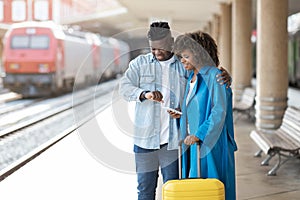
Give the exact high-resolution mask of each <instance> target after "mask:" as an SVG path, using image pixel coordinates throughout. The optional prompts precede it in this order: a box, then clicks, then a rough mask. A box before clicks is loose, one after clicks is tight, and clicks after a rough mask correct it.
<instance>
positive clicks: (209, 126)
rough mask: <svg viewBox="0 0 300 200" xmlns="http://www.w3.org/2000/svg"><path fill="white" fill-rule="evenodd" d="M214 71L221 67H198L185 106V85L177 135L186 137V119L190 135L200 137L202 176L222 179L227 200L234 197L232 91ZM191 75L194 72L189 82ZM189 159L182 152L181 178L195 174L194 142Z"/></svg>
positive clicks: (187, 88) (195, 150) (234, 144)
mask: <svg viewBox="0 0 300 200" xmlns="http://www.w3.org/2000/svg"><path fill="white" fill-rule="evenodd" d="M217 74H220V70H219V69H218V68H216V67H211V66H206V67H203V68H201V69H200V71H199V73H198V74H197V84H196V85H195V87H194V88H193V91H192V93H191V96H190V100H189V101H188V103H187V105H186V96H187V93H188V91H189V84H187V86H186V92H185V96H184V101H183V105H182V112H183V114H182V116H181V119H180V132H181V136H180V137H181V139H184V138H185V137H186V136H187V134H188V133H187V122H188V125H189V130H190V134H191V135H195V136H197V137H198V138H199V139H200V140H201V177H202V178H217V179H219V180H220V181H222V182H223V183H224V186H225V196H226V200H235V199H236V191H235V160H234V151H236V150H237V146H236V143H235V140H234V128H233V117H232V91H231V89H230V88H226V86H225V85H220V84H219V83H218V82H217V78H216V75H217ZM192 77H193V73H192V74H191V75H190V77H189V80H188V83H189V82H190V80H191V79H192ZM185 149H186V147H185ZM189 158H190V159H188V158H187V153H186V152H185V153H184V154H183V159H182V162H183V165H182V166H183V169H182V170H183V171H182V172H183V178H185V177H187V176H189V177H190V178H193V177H197V149H196V144H194V145H191V147H190V157H189ZM188 160H189V166H190V168H189V170H188V169H187V168H188V167H187V166H188V165H187V164H188V163H187V161H188Z"/></svg>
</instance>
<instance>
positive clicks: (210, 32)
mask: <svg viewBox="0 0 300 200" xmlns="http://www.w3.org/2000/svg"><path fill="white" fill-rule="evenodd" d="M207 33H208V34H210V35H212V23H211V21H209V22H208V23H207Z"/></svg>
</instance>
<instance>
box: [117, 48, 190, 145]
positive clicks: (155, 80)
mask: <svg viewBox="0 0 300 200" xmlns="http://www.w3.org/2000/svg"><path fill="white" fill-rule="evenodd" d="M162 70H163V69H162V67H161V65H160V64H159V62H158V60H157V59H156V58H155V57H154V56H153V54H152V53H148V54H145V55H140V56H138V57H137V58H135V59H134V60H132V61H131V62H130V63H129V67H128V69H127V71H126V72H125V74H124V76H123V77H122V79H121V81H120V87H119V93H120V95H121V96H123V97H124V99H125V100H127V101H136V106H135V119H134V144H135V145H137V146H139V147H141V148H145V149H159V147H160V132H161V130H160V129H161V125H160V120H161V119H160V113H161V109H162V108H161V103H158V102H153V101H149V100H144V101H142V102H141V101H140V98H139V97H140V95H141V93H142V92H143V91H155V90H158V91H160V90H161V88H162ZM187 78H188V72H187V71H186V70H185V69H184V67H183V66H182V64H181V62H180V61H179V59H178V58H177V57H176V56H175V59H174V62H173V63H171V65H170V68H169V81H170V84H169V85H170V87H171V88H170V105H169V107H171V108H177V107H180V105H181V103H182V100H183V95H184V91H185V86H186V80H187ZM178 124H179V123H178V120H176V119H174V118H172V117H170V118H169V142H168V149H177V147H178V134H179V126H178Z"/></svg>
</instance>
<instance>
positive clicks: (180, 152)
mask: <svg viewBox="0 0 300 200" xmlns="http://www.w3.org/2000/svg"><path fill="white" fill-rule="evenodd" d="M182 144H183V140H180V141H179V143H178V168H179V179H182V161H181V155H182ZM196 144H197V170H198V177H199V178H201V158H200V141H198V142H196Z"/></svg>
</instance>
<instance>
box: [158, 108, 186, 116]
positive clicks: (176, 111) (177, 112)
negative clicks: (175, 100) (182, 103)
mask: <svg viewBox="0 0 300 200" xmlns="http://www.w3.org/2000/svg"><path fill="white" fill-rule="evenodd" d="M162 108H163V109H165V110H170V111H172V112H175V113H176V114H179V115H182V112H180V111H178V110H175V109H174V108H170V107H164V106H163V107H162Z"/></svg>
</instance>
